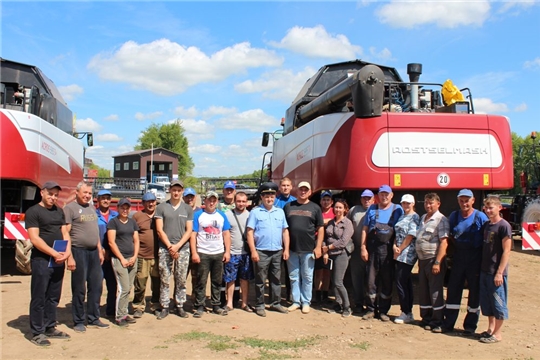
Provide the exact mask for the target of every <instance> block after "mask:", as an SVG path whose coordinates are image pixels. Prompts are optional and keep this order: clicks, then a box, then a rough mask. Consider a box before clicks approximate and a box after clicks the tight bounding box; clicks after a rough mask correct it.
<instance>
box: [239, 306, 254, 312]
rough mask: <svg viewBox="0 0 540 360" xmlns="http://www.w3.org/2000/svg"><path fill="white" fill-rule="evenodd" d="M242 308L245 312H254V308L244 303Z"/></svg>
mask: <svg viewBox="0 0 540 360" xmlns="http://www.w3.org/2000/svg"><path fill="white" fill-rule="evenodd" d="M240 309H242V310H244V311H245V312H248V313H252V312H253V309H252V308H251V306H249V305H244V306H242V307H241V308H240Z"/></svg>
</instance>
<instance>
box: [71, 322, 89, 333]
mask: <svg viewBox="0 0 540 360" xmlns="http://www.w3.org/2000/svg"><path fill="white" fill-rule="evenodd" d="M73 330H74V331H75V332H78V333H85V332H86V326H84V324H76V325H75V326H74V327H73Z"/></svg>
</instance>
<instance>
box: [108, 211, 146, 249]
mask: <svg viewBox="0 0 540 360" xmlns="http://www.w3.org/2000/svg"><path fill="white" fill-rule="evenodd" d="M107 229H108V230H116V237H115V239H114V241H115V243H116V246H118V250H120V254H122V256H123V257H124V258H125V259H129V258H131V257H133V255H134V252H135V246H134V243H133V241H134V240H133V234H134V233H135V232H136V231H139V226H138V225H137V223H136V222H135V220H133V219H131V218H128V219H127V222H126V223H125V224H124V223H123V222H122V221H120V219H119V218H118V217H115V218H114V219H112V220H111V221H109V223H108V224H107ZM113 256H115V255H114V254H113Z"/></svg>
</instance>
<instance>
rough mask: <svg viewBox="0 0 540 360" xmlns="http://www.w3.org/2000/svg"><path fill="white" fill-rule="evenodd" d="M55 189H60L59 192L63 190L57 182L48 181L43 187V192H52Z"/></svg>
mask: <svg viewBox="0 0 540 360" xmlns="http://www.w3.org/2000/svg"><path fill="white" fill-rule="evenodd" d="M54 188H58V190H62V188H61V187H60V185H58V183H57V182H56V181H47V182H46V183H45V184H43V186H42V187H41V189H42V190H43V189H47V190H51V189H54Z"/></svg>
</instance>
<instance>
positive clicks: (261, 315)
mask: <svg viewBox="0 0 540 360" xmlns="http://www.w3.org/2000/svg"><path fill="white" fill-rule="evenodd" d="M255 314H257V315H259V316H260V317H266V311H265V310H264V309H262V308H259V309H255Z"/></svg>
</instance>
